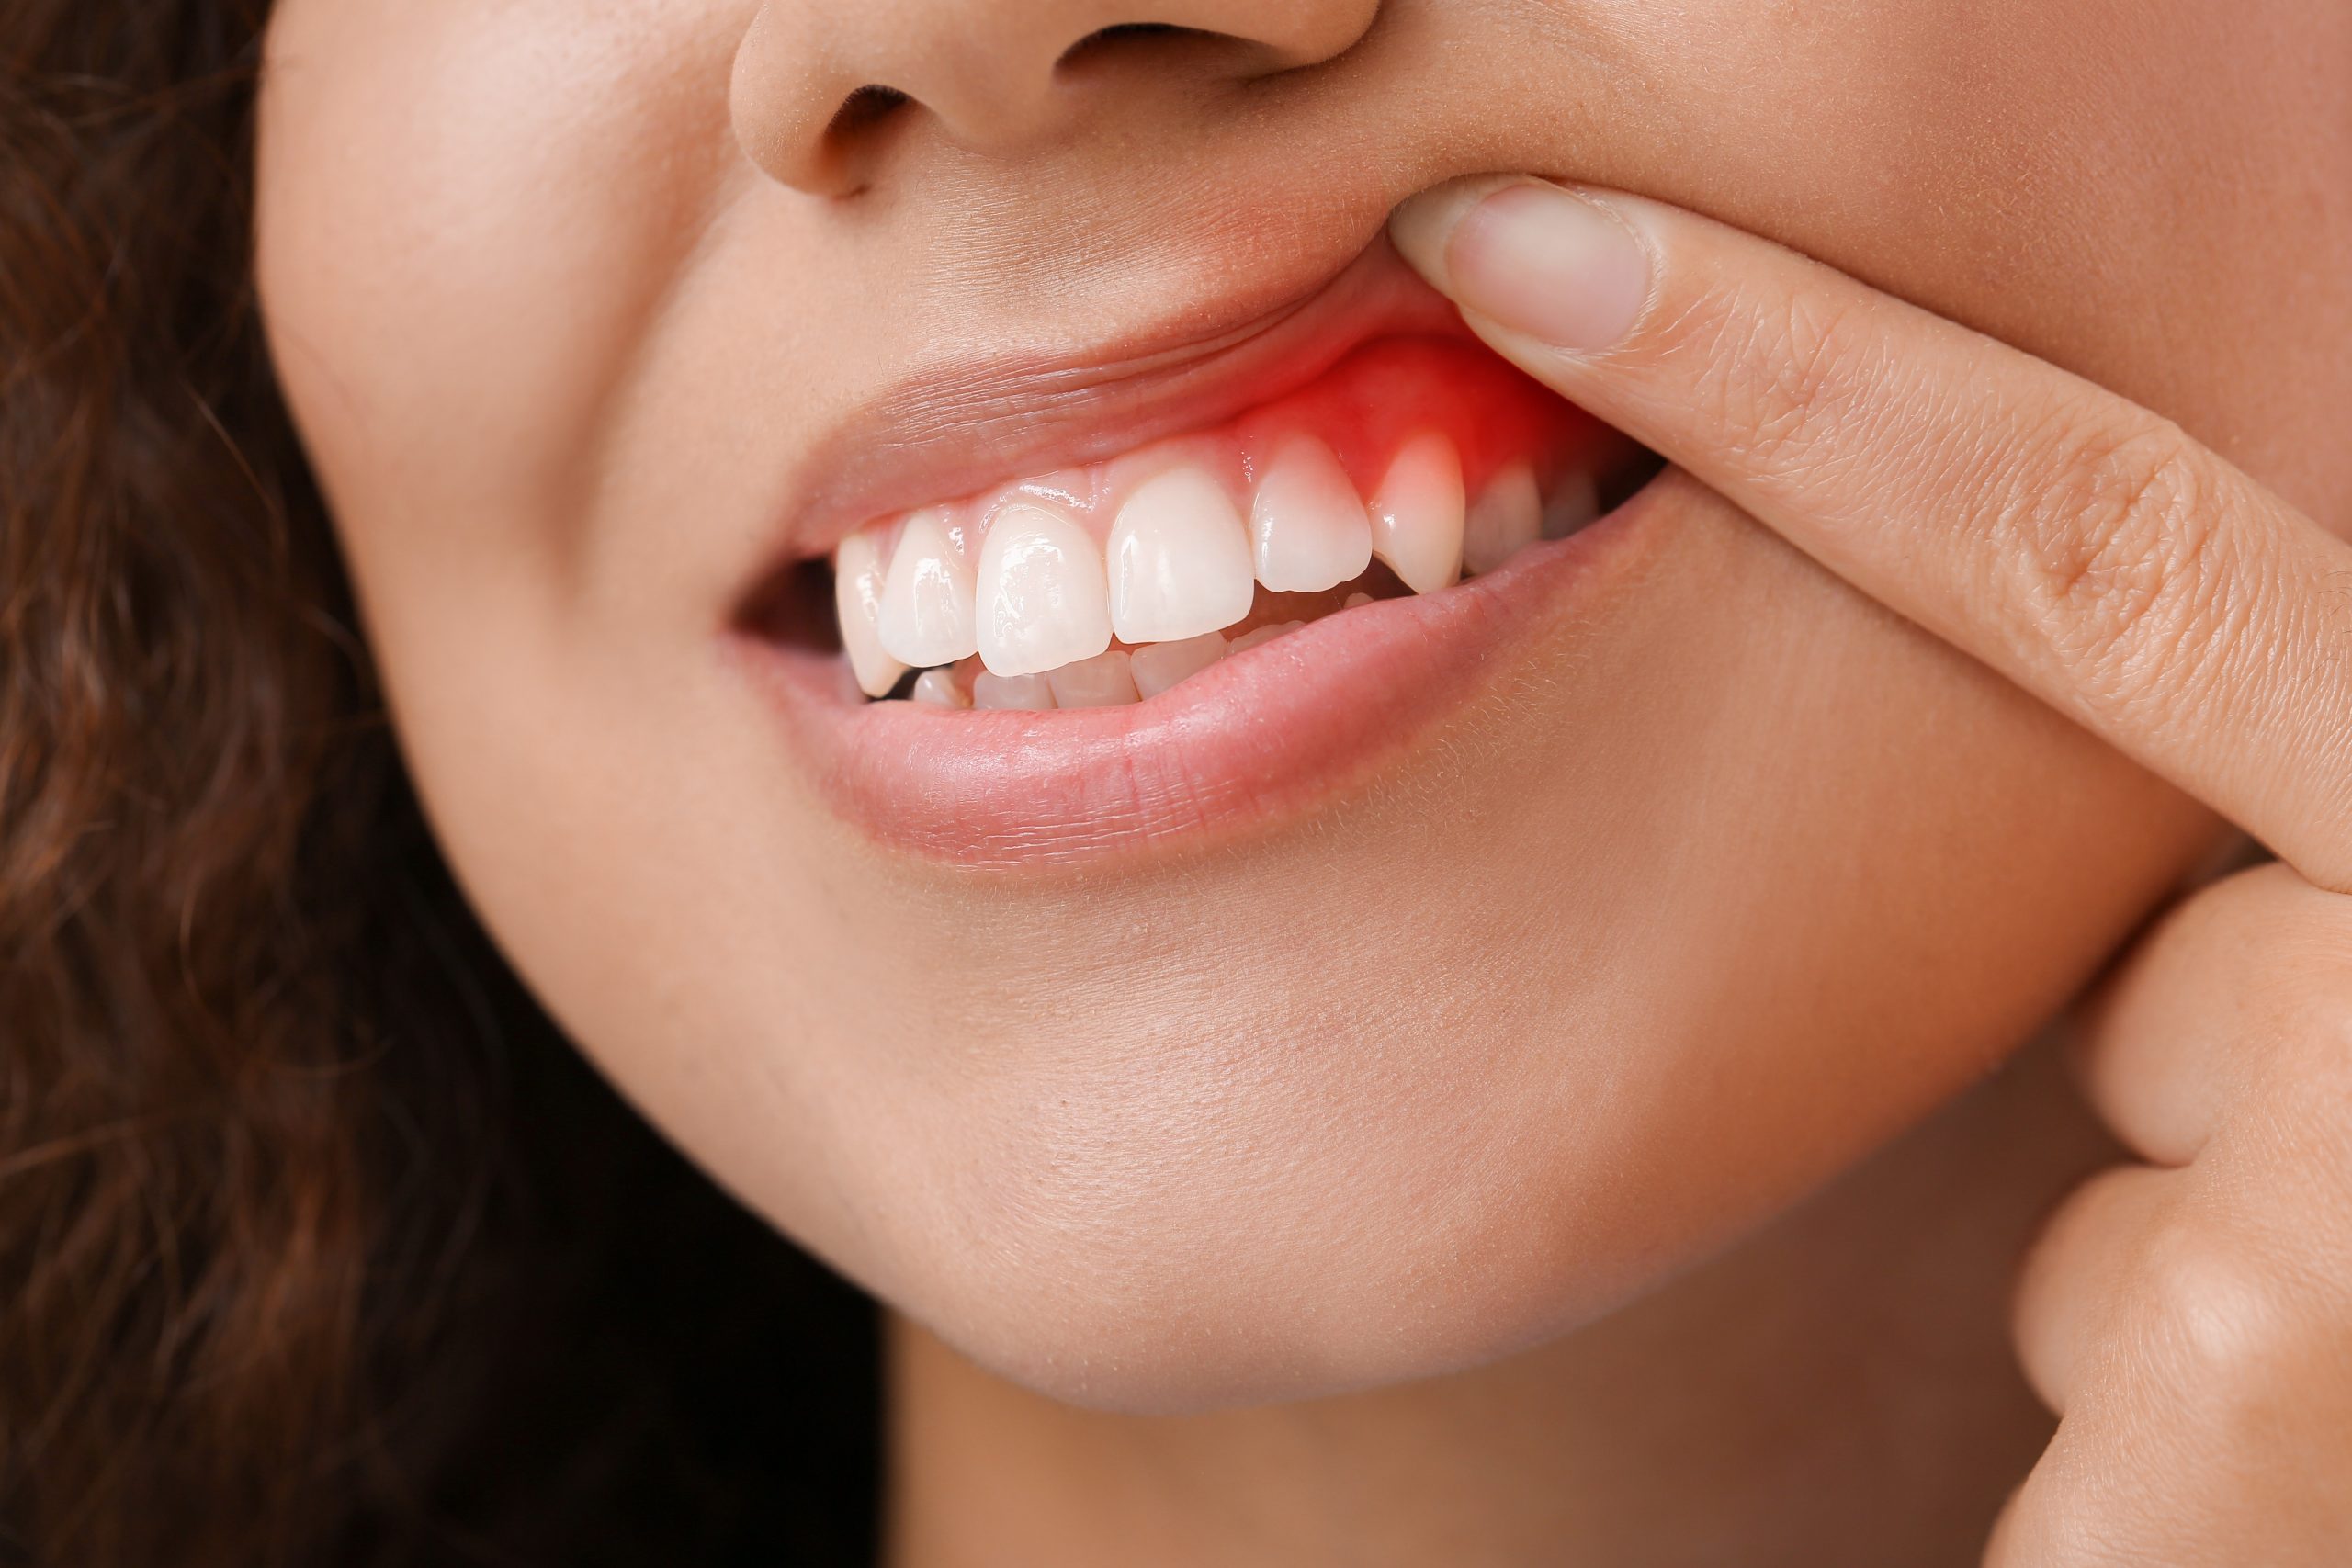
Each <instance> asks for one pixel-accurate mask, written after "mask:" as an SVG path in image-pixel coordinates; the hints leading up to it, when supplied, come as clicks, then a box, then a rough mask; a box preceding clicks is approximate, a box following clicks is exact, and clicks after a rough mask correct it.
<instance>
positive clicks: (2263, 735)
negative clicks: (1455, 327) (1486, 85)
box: [1392, 179, 2352, 1568]
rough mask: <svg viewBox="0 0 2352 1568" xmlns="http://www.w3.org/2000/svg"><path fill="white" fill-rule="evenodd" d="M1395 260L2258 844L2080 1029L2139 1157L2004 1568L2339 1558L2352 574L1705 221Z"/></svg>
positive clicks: (1868, 303) (2034, 1293)
mask: <svg viewBox="0 0 2352 1568" xmlns="http://www.w3.org/2000/svg"><path fill="white" fill-rule="evenodd" d="M1392 232H1393V233H1394V235H1395V238H1396V240H1397V245H1398V248H1399V249H1400V250H1402V251H1403V252H1404V254H1406V256H1407V257H1408V259H1409V260H1410V261H1411V262H1412V263H1413V264H1414V265H1416V266H1417V267H1419V269H1420V271H1421V272H1422V273H1423V274H1424V276H1428V277H1429V279H1430V282H1431V283H1432V284H1434V285H1435V286H1437V287H1438V288H1441V289H1443V290H1444V291H1446V292H1447V293H1448V294H1449V295H1451V296H1452V297H1453V299H1454V300H1455V301H1456V303H1458V304H1459V305H1460V306H1461V307H1462V310H1463V314H1464V319H1465V320H1466V321H1468V322H1469V323H1470V325H1471V326H1472V328H1473V329H1474V330H1476V332H1477V333H1479V334H1480V335H1481V336H1482V337H1484V338H1485V339H1486V340H1487V342H1488V343H1490V344H1493V345H1494V346H1495V347H1496V348H1497V349H1498V350H1499V351H1500V352H1501V353H1502V354H1504V355H1507V356H1508V357H1510V359H1512V360H1513V361H1515V362H1516V363H1517V364H1519V365H1520V366H1521V367H1522V368H1524V369H1526V370H1527V371H1528V372H1529V373H1530V374H1532V375H1533V376H1535V377H1536V378H1539V379H1541V380H1543V381H1544V382H1546V383H1548V384H1549V385H1551V386H1552V387H1554V388H1555V389H1558V390H1559V391H1560V392H1562V393H1564V394H1565V395H1566V396H1568V397H1570V398H1572V399H1573V400H1576V401H1577V403H1579V404H1581V405H1583V406H1584V407H1585V408H1587V409H1589V410H1590V411H1592V412H1594V413H1596V414H1598V415H1599V416H1600V417H1601V418H1603V419H1606V420H1608V421H1609V422H1611V423H1613V424H1615V425H1617V426H1618V427H1619V428H1621V429H1623V430H1624V431H1626V432H1627V433H1629V434H1632V435H1633V436H1634V437H1635V438H1636V439H1638V440H1640V441H1642V442H1644V443H1645V444H1646V445H1648V446H1651V447H1652V448H1654V449H1655V450H1657V451H1658V452H1660V453H1663V454H1664V455H1665V456H1667V457H1669V458H1671V459H1673V460H1674V461H1675V462H1677V463H1679V465H1680V466H1681V467H1683V468H1686V469H1688V470H1690V471H1691V473H1693V474H1695V475H1696V476H1697V477H1698V478H1700V479H1702V480H1704V481H1705V482H1706V483H1708V484H1710V485H1712V486H1713V488H1714V489H1716V490H1718V491H1721V492H1722V493H1724V495H1726V496H1728V497H1729V498H1731V499H1732V500H1733V501H1734V502H1737V503H1738V504H1739V505H1740V506H1741V507H1743V508H1745V509H1746V510H1747V512H1748V513H1751V514H1752V515H1754V516H1755V517H1757V518H1758V519H1759V520H1760V521H1762V522H1763V523H1765V524H1767V525H1770V526H1771V527H1772V528H1774V529H1775V530H1777V531H1778V532H1780V533H1781V534H1782V535H1783V536H1786V537H1787V538H1788V539H1789V540H1791V541H1792V542H1793V543H1794V544H1795V545H1796V546H1797V547H1799V548H1801V549H1803V550H1804V551H1805V552H1806V553H1808V554H1809V555H1811V556H1812V557H1814V558H1815V559H1816V560H1818V561H1820V562H1821V563H1822V564H1823V565H1824V566H1826V567H1827V568H1828V569H1830V570H1833V571H1835V572H1837V573H1838V574H1839V575H1840V576H1842V577H1844V578H1845V579H1847V580H1848V581H1849V582H1851V583H1853V584H1854V585H1855V586H1857V587H1858V588H1860V589H1861V590H1862V591H1863V592H1867V593H1870V594H1871V595H1872V596H1873V597H1875V598H1878V599H1881V600H1883V601H1884V602H1885V603H1886V604H1890V605H1892V606H1893V607H1894V608H1895V609H1896V610H1898V611H1900V612H1901V613H1903V614H1904V615H1908V616H1909V617H1910V618H1912V619H1913V620H1915V621H1917V622H1918V623H1919V624H1920V625H1922V626H1926V627H1927V628H1928V629H1929V630H1930V631H1933V632H1935V633H1937V634H1938V635H1939V636H1941V637H1944V638H1945V639H1947V640H1948V641H1950V642H1951V643H1953V644H1955V645H1957V646H1959V647H1960V648H1962V649H1965V650H1967V651H1968V652H1970V653H1972V654H1973V655H1975V656H1976V657H1977V658H1979V659H1981V660H1984V661H1985V663H1987V664H1989V665H1991V666H1993V667H1994V668H1995V669H1996V670H1998V671H2002V672H2003V673H2004V674H2006V675H2007V676H2008V677H2009V678H2010V679H2011V680H2013V681H2015V682H2018V684H2019V685H2021V686H2023V687H2025V688H2026V689H2028V690H2029V691H2031V692H2033V693H2035V694H2037V695H2039V696H2040V697H2041V698H2042V699H2043V700H2044V701H2046V702H2048V703H2050V704H2051V705H2052V706H2054V707H2056V708H2058V709H2060V710H2061V711H2062V712H2064V713H2066V714H2068V715H2071V716H2073V717H2074V718H2075V719H2076V720H2077V721H2078V722H2080V723H2082V724H2083V725H2084V726H2086V728H2090V729H2091V730H2093V731H2095V732H2097V733H2098V734H2099V735H2101V736H2102V737H2104V738H2105V739H2107V740H2109V742H2110V743H2112V744H2113V745H2115V746H2116V747H2118V748H2120V750H2123V751H2125V752H2127V753H2129V754H2130V755H2131V756H2132V757H2134V758H2136V759H2138V760H2139V761H2141V762H2142V763H2143V764H2145V765H2146V766H2148V767H2149V768H2151V769H2153V770H2154V771H2155V772H2156V773H2160V774H2162V775H2164V776H2165V777H2166V778H2169V779H2170V780H2172V781H2173V782H2174V783H2175V784H2178V785H2179V786H2180V787H2181V788H2183V789H2185V790H2187V791H2188V792H2189V793H2190V794H2192V795H2196V796H2198V797H2199V798H2200V799H2202V800H2203V801H2205V802H2206V803H2207V804H2208V805H2210V806H2211V807H2214V808H2215V809H2216V810H2217V811H2219V812H2220V813H2221V814H2222V815H2223V816H2225V817H2227V818H2230V819H2231V820H2233V822H2235V823H2236V824H2237V825H2238V826H2239V827H2241V828H2243V829H2245V830H2246V831H2248V832H2250V833H2252V834H2253V835H2254V836H2255V837H2256V838H2257V839H2259V840H2261V841H2262V842H2263V843H2265V844H2266V845H2267V846H2268V847H2269V848H2270V849H2271V850H2272V851H2273V852H2276V853H2277V854H2278V856H2279V858H2280V860H2281V862H2283V863H2282V864H2279V865H2274V866H2268V867H2265V868H2264V869H2261V870H2258V871H2256V872H2252V873H2248V874H2243V875H2240V876H2237V877H2234V878H2233V879H2231V880H2229V881H2227V882H2224V883H2222V884H2220V885H2218V886H2214V887H2212V888H2210V889H2208V890H2206V891H2205V892H2203V893H2202V894H2200V895H2199V896H2198V897H2195V898H2192V899H2190V900H2189V901H2188V903H2186V904H2184V905H2183V906H2182V907H2181V908H2178V909H2177V911H2175V912H2174V913H2173V914H2172V915H2171V916H2170V918H2169V919H2166V920H2165V922H2164V923H2163V924H2162V925H2161V926H2160V927H2159V928H2158V929H2157V930H2156V931H2155V932H2154V935H2152V936H2151V937H2150V938H2149V939H2148V940H2147V941H2146V942H2143V944H2142V946H2141V947H2140V948H2139V949H2138V950H2137V951H2136V952H2135V953H2133V954H2131V956H2130V957H2129V958H2128V960H2127V961H2126V963H2125V964H2124V965H2123V967H2122V969H2121V970H2120V973H2119V974H2118V975H2117V976H2116V977H2115V979H2114V980H2113V981H2112V982H2111V983H2110V984H2109V986H2108V987H2106V989H2105V991H2104V993H2103V994H2102V995H2101V996H2100V997H2099V998H2097V999H2096V1000H2095V1002H2094V1004H2093V1005H2092V1007H2091V1008H2090V1010H2089V1011H2088V1016H2087V1027H2086V1036H2085V1043H2084V1053H2083V1058H2082V1066H2083V1077H2084V1081H2085V1084H2086V1089H2087V1093H2088V1096H2089V1098H2090V1100H2091V1101H2092V1104H2093V1106H2094V1108H2095V1109H2096V1110H2097V1111H2098V1112H2099V1114H2100V1115H2101V1116H2102V1117H2103V1118H2104V1119H2105V1120H2106V1121H2107V1122H2108V1124H2109V1126H2110V1127H2111V1128H2112V1129H2113V1131H2114V1132H2115V1133H2116V1134H2117V1135H2118V1136H2119V1137H2120V1139H2121V1140H2122V1141H2123V1142H2124V1144H2125V1145H2127V1146H2128V1147H2130V1148H2131V1150H2132V1151H2133V1152H2134V1153H2135V1154H2137V1155H2138V1156H2141V1158H2142V1159H2143V1161H2145V1162H2146V1163H2143V1164H2133V1165H2128V1166H2123V1167H2120V1168H2116V1169H2113V1170H2110V1171H2108V1172H2106V1173H2104V1174H2102V1175H2100V1176H2098V1177H2097V1178H2095V1179H2092V1180H2091V1181H2089V1182H2088V1183H2086V1185H2085V1186H2084V1187H2083V1188H2082V1189H2080V1190H2078V1191H2077V1192H2075V1194H2074V1195H2073V1196H2072V1197H2071V1198H2070V1199H2069V1200H2068V1201H2067V1202H2066V1203H2065V1205H2064V1207H2063V1208H2062V1209H2061V1211H2060V1212H2059V1213H2058V1214H2057V1216H2056V1217H2055V1218H2054V1219H2053V1220H2052V1223H2051V1224H2050V1226H2049V1227H2048V1229H2047V1230H2046V1232H2045V1233H2044V1235H2043V1236H2042V1237H2041V1240H2040V1242H2039V1243H2038V1244H2037V1245H2036V1247H2035V1248H2034V1250H2033V1253H2032V1255H2031V1256H2030V1258H2029V1259H2028V1260H2027V1265H2026V1269H2025V1272H2024V1276H2023V1280H2022V1283H2021V1287H2020V1290H2019V1292H2018V1309H2017V1322H2016V1333H2017V1338H2018V1350H2019V1354H2020V1358H2021V1359H2022V1361H2023V1363H2024V1366H2025V1369H2026V1373H2027V1376H2028V1378H2029V1379H2030V1381H2031V1382H2032V1383H2033V1384H2034V1386H2035V1387H2036V1389H2037V1390H2039V1391H2040V1393H2041V1394H2042V1396H2043V1397H2044V1398H2045V1399H2047V1400H2048V1401H2049V1402H2050V1404H2052V1407H2053V1408H2054V1409H2055V1410H2057V1412H2058V1413H2059V1416H2060V1421H2059V1427H2058V1432H2057V1436H2056V1438H2054V1439H2053V1440H2052V1443H2051V1446H2050V1448H2049V1450H2048V1451H2047V1452H2046V1453H2045V1454H2044V1455H2043V1457H2042V1459H2041V1462H2040V1463H2039V1464H2038V1465H2036V1466H2035V1468H2034V1471H2033V1472H2032V1474H2031V1475H2030V1477H2029V1478H2028V1479H2027V1482H2026V1483H2025V1485H2024V1487H2023V1488H2022V1489H2021V1490H2020V1491H2019V1492H2018V1495H2016V1496H2015V1497H2014V1498H2013V1499H2012V1500H2011V1502H2010V1505H2009V1507H2008V1509H2007V1511H2006V1512H2005V1514H2004V1515H2003V1516H2002V1519H2001V1523H2000V1525H1999V1527H1998V1528H1997V1529H1996V1531H1995V1534H1994V1539H1993V1542H1992V1544H1991V1546H1990V1547H1989V1549H1988V1554H1987V1559H1986V1561H1987V1562H1989V1563H1991V1564H1993V1565H1995V1568H2089V1565H2092V1564H2098V1565H2108V1564H2117V1565H2120V1564H2127V1563H2128V1564H2133V1565H2141V1564H2165V1565H2168V1568H2169V1565H2190V1564H2206V1563H2211V1564H2217V1565H2218V1564H2229V1565H2231V1568H2247V1565H2254V1564H2260V1565H2264V1568H2281V1565H2288V1564H2304V1563H2311V1564H2322V1563H2324V1564H2335V1565H2340V1564H2344V1563H2346V1562H2352V546H2347V545H2346V544H2345V543H2344V542H2343V541H2341V540H2339V539H2337V538H2335V536H2332V535H2330V534H2329V533H2328V532H2327V531H2326V530H2324V529H2323V528H2321V527H2320V526H2319V525H2317V524H2316V523H2314V522H2312V520H2311V519H2309V518H2307V517H2304V516H2302V515H2301V514H2299V513H2296V512H2295V511H2294V510H2293V509H2292V508H2291V507H2290V506H2288V505H2287V504H2286V503H2285V502H2282V501H2280V500H2279V499H2278V497H2276V496H2274V495H2272V494H2270V493H2269V492H2268V491H2265V490H2264V489H2263V488H2262V487H2261V486H2260V485H2258V484H2256V482H2255V481H2254V480H2253V479H2249V478H2248V477H2247V476H2245V474H2243V473H2240V472H2239V471H2238V470H2237V469H2235V468H2232V467H2231V466H2230V465H2229V464H2228V463H2226V462H2224V461H2223V460H2222V458H2220V457H2217V456H2215V455H2214V454H2213V453H2211V452H2210V451H2208V450H2207V449H2205V448H2204V447H2202V446H2199V445H2198V444H2197V443H2196V442H2195V441H2192V440H2191V439H2189V437H2188V435H2187V434H2184V433H2183V432H2182V431H2180V430H2179V429H2178V428H2177V426H2175V425H2173V424H2171V423H2168V422H2166V421H2165V420H2163V419H2160V418H2158V417H2157V416H2156V415H2154V414H2153V413H2151V412H2148V411H2146V410H2144V409H2142V408H2139V407H2137V406H2135V405H2133V404H2131V403H2129V402H2127V401H2125V400H2122V399H2120V398H2117V397H2115V396H2113V395H2111V394H2109V393H2108V392H2105V391H2103V390H2101V389H2098V388H2097V387H2095V386H2092V385H2091V384H2089V383H2088V382H2086V381H2084V380H2082V379H2080V378H2076V377H2073V376H2070V375H2067V374H2065V373H2064V372H2063V371H2060V370H2058V369H2056V368H2055V367H2052V366H2050V365H2047V364H2044V363H2043V362H2041V361H2040V360H2037V359H2034V358H2032V357H2031V356H2030V355H2025V354H2021V353H2018V351H2016V350H2014V349H2010V348H2007V347H2006V346H2004V345H2002V344H1998V343H1996V342H1994V341H1992V340H1991V339H1988V338H1985V337H1983V336H1981V335H1979V334H1977V333H1972V332H1969V331H1967V330H1966V329H1964V328H1962V327H1959V326H1955V325H1953V324H1952V323H1951V322H1949V321H1943V320H1940V319H1939V318H1938V317H1935V316H1933V315H1930V314H1928V312H1926V311H1923V310H1917V309H1916V308H1914V307H1912V306H1909V305H1906V304H1905V303H1903V302H1902V301H1900V300H1896V299H1892V298H1890V297H1888V296H1886V295H1883V294H1880V293H1878V292H1876V291H1874V290H1872V289H1870V288H1866V287H1864V286H1862V285H1860V284H1859V283H1856V282H1855V281H1854V280H1852V279H1851V278H1849V277H1846V276H1842V275H1840V274H1838V273H1837V272H1835V271H1833V270H1831V269H1829V268H1827V267H1825V266H1822V265H1818V264H1816V263H1814V262H1810V261H1807V260H1805V259H1804V258H1803V257H1801V256H1798V255H1796V254H1792V253H1791V252H1789V251H1786V250H1783V249H1781V248H1780V247H1778V246H1775V245H1772V244H1770V243H1767V242H1764V241H1761V240H1758V239H1756V238H1754V237H1752V236H1749V235H1746V234H1742V233H1740V232H1738V231H1734V230H1731V229H1728V228H1725V227H1724V226H1723V225H1721V224H1717V223H1713V222H1711V221H1709V220H1704V219H1702V218H1698V217H1695V216H1693V215H1691V214H1690V213H1687V212H1682V211H1679V210H1676V209H1671V208H1668V207H1665V206H1661V205H1659V204H1657V203H1656V202H1651V201H1645V200H1641V199H1638V198H1634V197H1625V196H1621V195H1600V194H1595V195H1591V196H1586V195H1581V194H1575V193H1570V192H1567V191H1565V190H1562V189H1561V188H1559V187H1557V186H1548V185H1544V184H1543V183H1541V182H1537V181H1532V180H1524V179H1487V180H1479V181H1471V182H1464V183H1463V184H1460V185H1456V186H1448V187H1445V188H1442V189H1441V190H1438V191H1435V192H1431V193H1430V194H1429V195H1426V196H1422V197H1416V198H1415V199H1414V200H1413V201H1411V202H1408V204H1406V206H1405V207H1404V208H1401V209H1398V212H1397V217H1396V219H1395V220H1394V221H1393V224H1392Z"/></svg>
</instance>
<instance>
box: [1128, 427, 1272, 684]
mask: <svg viewBox="0 0 2352 1568" xmlns="http://www.w3.org/2000/svg"><path fill="white" fill-rule="evenodd" d="M1110 557H1111V626H1112V628H1113V629H1114V630H1115V631H1116V632H1117V633H1118V634H1119V640H1120V641H1121V642H1177V641H1181V640H1182V639H1183V638H1185V637H1198V636H1199V635H1200V634H1201V633H1203V632H1213V631H1216V630H1219V629H1220V628H1222V627H1225V626H1231V625H1232V624H1233V623H1234V622H1236V621H1238V620H1239V619H1241V617H1242V616H1244V615H1248V614H1249V613H1250V599H1251V597H1252V596H1254V595H1255V594H1256V592H1257V591H1258V585H1257V582H1256V581H1255V580H1254V579H1253V577H1252V576H1251V574H1250V541H1249V538H1248V536H1246V535H1245V534H1244V533H1243V532H1242V528H1241V514H1240V513H1238V512H1236V511H1235V510H1234V509H1233V502H1232V500H1231V498H1229V497H1228V496H1227V494H1226V492H1225V487H1224V486H1223V485H1221V484H1219V483H1217V481H1216V477H1215V476H1214V475H1212V474H1211V473H1209V471H1208V470H1207V469H1205V468H1198V467H1195V466H1193V465H1191V464H1186V465H1184V466H1182V467H1180V468H1170V469H1169V470H1168V471H1167V472H1165V473H1163V474H1159V475H1157V476H1155V477H1154V478H1151V479H1146V480H1145V481H1144V482H1143V483H1142V484H1141V485H1139V486H1137V487H1136V491H1135V493H1134V494H1133V495H1130V496H1129V497H1127V500H1126V504H1125V505H1124V506H1122V507H1120V508H1119V516H1118V520H1117V521H1116V522H1114V523H1113V524H1112V525H1111V548H1110Z"/></svg>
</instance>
